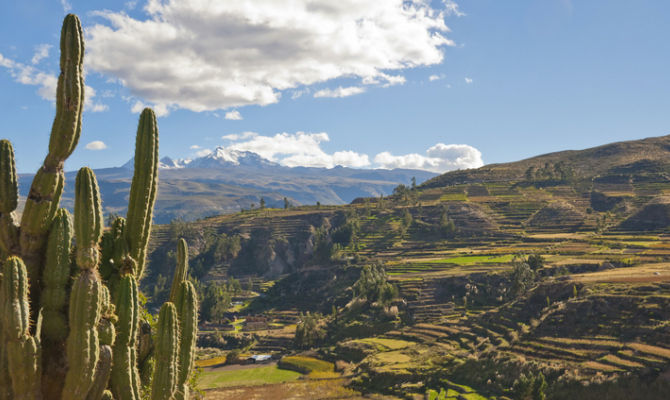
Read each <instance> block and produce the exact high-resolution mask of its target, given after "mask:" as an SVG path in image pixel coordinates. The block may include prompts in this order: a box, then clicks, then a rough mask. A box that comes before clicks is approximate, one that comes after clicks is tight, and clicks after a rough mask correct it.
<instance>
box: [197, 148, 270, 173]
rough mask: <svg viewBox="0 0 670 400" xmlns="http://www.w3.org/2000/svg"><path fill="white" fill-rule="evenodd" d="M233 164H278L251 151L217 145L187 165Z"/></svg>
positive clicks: (266, 165) (202, 166)
mask: <svg viewBox="0 0 670 400" xmlns="http://www.w3.org/2000/svg"><path fill="white" fill-rule="evenodd" d="M233 166H245V167H257V168H262V167H276V166H279V164H277V163H275V162H272V161H270V160H268V159H266V158H263V157H261V156H260V155H259V154H257V153H253V152H251V151H239V150H231V149H226V148H225V147H223V146H219V147H217V148H216V149H214V151H212V152H211V153H209V154H208V155H206V156H204V157H200V158H196V159H195V160H193V161H191V162H190V163H189V164H188V165H187V167H188V168H221V167H233Z"/></svg>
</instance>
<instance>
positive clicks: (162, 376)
mask: <svg viewBox="0 0 670 400" xmlns="http://www.w3.org/2000/svg"><path fill="white" fill-rule="evenodd" d="M178 365H179V321H178V318H177V309H176V308H175V306H174V304H172V303H170V302H166V303H164V304H163V306H162V307H161V311H160V314H159V316H158V334H157V336H156V366H155V369H154V377H153V382H152V385H151V399H152V400H172V399H173V398H174V394H175V392H176V389H177V378H178V372H179V371H178V370H179V366H178Z"/></svg>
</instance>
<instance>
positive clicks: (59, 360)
mask: <svg viewBox="0 0 670 400" xmlns="http://www.w3.org/2000/svg"><path fill="white" fill-rule="evenodd" d="M71 245H72V224H71V222H70V215H69V213H68V212H67V210H65V209H60V210H58V212H57V213H56V218H55V219H54V221H53V224H52V226H51V231H50V232H49V238H48V241H47V249H46V257H45V266H44V273H43V275H42V282H43V284H44V287H43V289H42V295H41V296H40V303H41V304H42V316H43V322H42V335H41V340H42V344H43V346H42V350H43V354H42V369H43V371H44V375H43V377H42V394H43V396H44V397H45V398H46V399H50V398H54V397H57V396H58V395H59V394H60V393H61V391H62V390H63V381H64V379H65V374H66V372H67V360H66V359H65V351H64V350H65V340H66V338H67V334H68V322H67V318H68V316H67V301H68V297H69V293H68V290H69V286H70V281H71V280H72V262H71V261H72V259H71V250H72V249H71Z"/></svg>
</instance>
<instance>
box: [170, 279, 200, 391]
mask: <svg viewBox="0 0 670 400" xmlns="http://www.w3.org/2000/svg"><path fill="white" fill-rule="evenodd" d="M175 305H176V307H177V313H178V315H179V328H180V331H181V343H180V346H181V347H180V349H179V377H178V379H177V393H176V396H175V397H176V398H177V400H183V399H187V398H188V397H189V392H188V389H189V388H188V384H187V383H188V378H189V375H190V373H191V371H192V370H193V360H195V342H196V340H197V336H198V333H197V330H198V296H197V294H196V291H195V287H194V286H193V284H192V283H191V282H189V281H182V282H181V284H180V285H179V292H178V294H177V300H176V303H175Z"/></svg>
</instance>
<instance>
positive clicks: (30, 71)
mask: <svg viewBox="0 0 670 400" xmlns="http://www.w3.org/2000/svg"><path fill="white" fill-rule="evenodd" d="M47 53H48V50H47ZM36 56H37V53H36V55H35V56H33V61H34V60H35V57H36ZM46 56H48V54H47V55H46ZM46 56H45V57H46ZM37 61H38V62H39V61H40V60H39V59H38V60H37ZM0 67H4V68H6V69H7V71H8V72H9V75H10V76H11V77H12V78H14V80H15V81H16V82H18V83H21V84H23V85H31V86H38V89H37V94H38V95H39V96H40V97H41V98H43V99H44V100H49V101H55V100H56V88H57V86H58V77H57V76H56V74H52V73H48V72H44V71H42V70H40V69H38V68H35V67H34V66H32V65H27V64H23V63H21V62H18V61H15V60H12V59H10V58H7V57H4V56H3V55H2V54H1V53H0ZM84 93H85V96H84V110H85V111H91V112H100V111H106V110H107V109H108V107H107V105H105V104H102V103H96V102H95V101H94V98H95V94H96V92H95V89H93V88H92V87H90V86H85V88H84Z"/></svg>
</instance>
